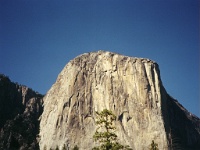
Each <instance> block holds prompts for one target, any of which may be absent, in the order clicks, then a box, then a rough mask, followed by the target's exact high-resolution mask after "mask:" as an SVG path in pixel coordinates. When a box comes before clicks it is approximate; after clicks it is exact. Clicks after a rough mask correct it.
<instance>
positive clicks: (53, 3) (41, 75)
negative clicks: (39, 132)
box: [0, 0, 200, 117]
mask: <svg viewBox="0 0 200 150" xmlns="http://www.w3.org/2000/svg"><path fill="white" fill-rule="evenodd" d="M199 6H200V5H199V2H198V0H74V1H70V0H59V1H58V0H1V1H0V72H1V73H4V74H6V75H8V76H9V77H10V78H11V80H12V81H14V82H18V83H20V84H23V85H27V86H29V87H31V88H32V89H34V90H36V91H38V92H40V93H42V94H45V93H46V92H47V91H48V90H49V89H50V87H51V86H52V84H53V83H54V82H55V80H56V78H57V76H58V74H59V73H60V71H61V70H62V69H63V67H64V66H65V65H66V63H67V62H69V61H70V60H71V59H73V58H74V57H76V56H77V55H80V54H82V53H85V52H91V51H97V50H99V49H101V50H108V51H112V52H116V53H120V54H123V55H127V56H133V57H143V58H149V59H152V60H154V61H156V62H157V63H158V64H159V66H160V71H161V78H162V82H163V85H164V87H165V88H166V90H167V92H168V93H169V94H170V95H171V96H172V97H174V98H176V99H177V100H178V101H179V102H180V103H181V104H182V105H183V106H184V107H186V108H187V109H188V110H189V111H190V112H192V113H194V114H195V115H197V116H199V117H200V97H199V93H200V89H199V83H200V81H199V77H200V76H199V69H200V67H199V64H200V62H199V46H200V45H199V33H200V32H199V17H200V16H199Z"/></svg>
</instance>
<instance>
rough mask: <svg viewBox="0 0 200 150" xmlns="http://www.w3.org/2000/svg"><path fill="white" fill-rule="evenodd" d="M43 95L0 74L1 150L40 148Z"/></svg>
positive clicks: (31, 149)
mask: <svg viewBox="0 0 200 150" xmlns="http://www.w3.org/2000/svg"><path fill="white" fill-rule="evenodd" d="M42 98H43V95H41V94H39V93H37V92H35V91H33V90H32V89H30V88H28V87H26V86H23V85H19V84H18V83H13V82H11V81H10V79H9V78H8V77H7V76H5V75H3V74H0V150H18V149H20V150H28V149H29V150H36V149H39V145H38V141H37V135H38V134H39V120H38V119H39V117H40V115H41V113H42V112H43V106H42V104H43V99H42Z"/></svg>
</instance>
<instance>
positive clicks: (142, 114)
mask: <svg viewBox="0 0 200 150" xmlns="http://www.w3.org/2000/svg"><path fill="white" fill-rule="evenodd" d="M105 108H106V109H109V110H111V111H112V112H113V113H114V114H115V115H116V116H117V118H118V119H117V120H116V121H115V126H116V128H117V131H116V134H117V136H118V139H119V142H120V143H123V144H124V145H125V144H127V145H130V147H131V148H133V149H136V150H142V149H148V147H149V145H150V144H151V141H152V140H154V141H155V142H156V143H157V144H158V146H159V149H163V150H164V149H172V148H173V147H175V146H177V147H182V148H185V149H186V148H189V147H190V148H191V147H192V146H193V145H195V146H193V148H194V147H197V148H199V145H198V141H199V139H200V133H199V129H200V126H199V123H200V120H199V118H197V117H194V116H193V115H189V116H188V112H187V111H186V110H185V109H183V107H181V106H180V105H179V104H178V102H176V101H174V100H173V99H172V98H171V97H170V96H169V95H168V94H167V93H166V91H165V89H164V87H163V86H162V82H161V79H160V73H159V67H158V65H157V64H156V63H155V62H153V61H151V60H149V59H142V58H133V57H126V56H122V55H119V54H115V53H110V52H105V51H98V52H94V53H86V54H83V55H80V56H78V57H76V58H75V59H73V60H71V61H70V62H69V63H68V64H67V65H66V66H65V68H64V69H63V70H62V72H61V73H60V74H59V76H58V78H57V81H56V82H55V84H54V85H53V86H52V87H51V89H50V90H49V91H48V93H47V94H46V96H45V97H44V112H43V114H42V119H41V122H40V149H42V150H43V149H44V148H45V147H46V148H47V149H50V148H56V146H59V148H60V149H61V148H62V147H63V146H64V144H65V145H66V147H68V148H70V149H71V148H73V147H74V146H75V145H78V147H79V148H80V149H81V150H84V149H91V148H92V147H93V146H95V145H98V143H95V142H94V141H93V138H92V137H93V134H94V132H95V130H96V125H95V119H96V114H95V111H102V110H103V109H105ZM174 113H175V114H174ZM179 114H180V115H181V116H182V117H181V119H180V120H177V119H178V118H179V117H180V115H179ZM190 116H191V117H190ZM174 120H175V121H174ZM176 139H178V141H179V142H176ZM182 139H184V142H182V143H180V141H182Z"/></svg>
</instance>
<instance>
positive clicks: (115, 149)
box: [93, 109, 131, 150]
mask: <svg viewBox="0 0 200 150" xmlns="http://www.w3.org/2000/svg"><path fill="white" fill-rule="evenodd" d="M96 114H97V118H98V119H97V121H96V124H97V125H98V128H97V130H96V132H95V134H94V136H93V138H94V140H95V141H99V143H101V145H100V146H99V147H94V148H93V150H120V149H122V150H123V149H124V150H125V149H126V150H131V149H130V148H129V146H123V145H121V144H119V143H118V142H117V135H116V134H115V132H114V131H115V129H116V128H115V127H114V125H113V121H115V120H116V116H115V115H114V114H113V113H112V112H111V111H110V110H107V109H104V110H103V111H101V112H100V113H99V112H96ZM100 129H101V131H99V130H100Z"/></svg>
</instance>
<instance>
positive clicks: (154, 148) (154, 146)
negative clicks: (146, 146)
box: [150, 140, 159, 150]
mask: <svg viewBox="0 0 200 150" xmlns="http://www.w3.org/2000/svg"><path fill="white" fill-rule="evenodd" d="M150 150H159V149H158V144H157V143H155V142H154V140H152V142H151V146H150Z"/></svg>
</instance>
